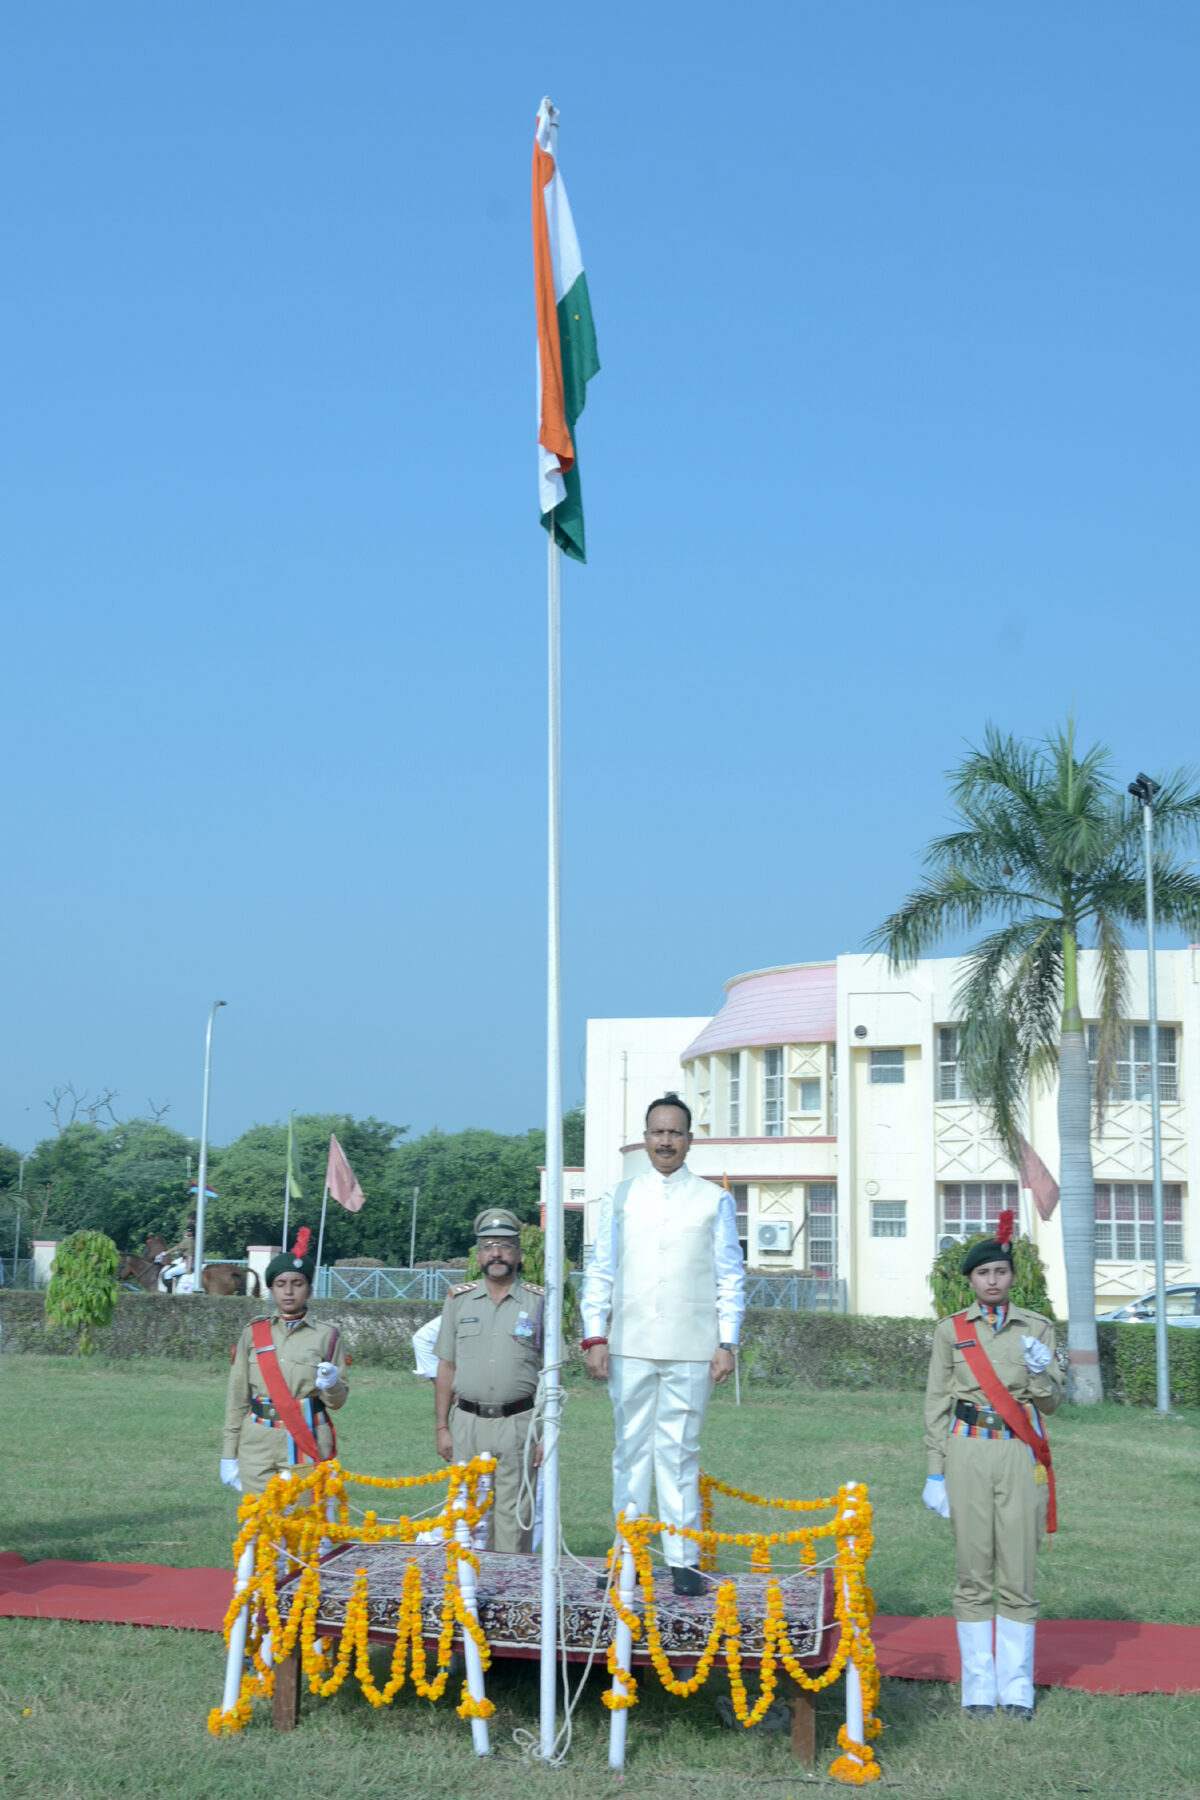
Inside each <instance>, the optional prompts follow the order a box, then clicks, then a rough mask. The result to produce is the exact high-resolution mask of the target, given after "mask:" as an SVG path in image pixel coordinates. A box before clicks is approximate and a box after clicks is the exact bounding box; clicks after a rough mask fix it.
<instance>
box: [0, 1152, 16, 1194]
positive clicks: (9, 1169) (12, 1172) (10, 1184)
mask: <svg viewBox="0 0 1200 1800" xmlns="http://www.w3.org/2000/svg"><path fill="white" fill-rule="evenodd" d="M20 1176H21V1155H20V1152H19V1151H18V1150H13V1149H12V1148H11V1147H10V1146H9V1145H8V1144H0V1194H2V1193H3V1192H4V1191H5V1189H6V1188H15V1187H16V1185H17V1182H18V1181H19V1180H20Z"/></svg>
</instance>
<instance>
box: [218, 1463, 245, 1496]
mask: <svg viewBox="0 0 1200 1800" xmlns="http://www.w3.org/2000/svg"><path fill="white" fill-rule="evenodd" d="M221 1480H222V1481H223V1482H224V1483H225V1486H226V1487H227V1488H233V1490H234V1492H235V1493H238V1494H240V1493H241V1491H242V1478H241V1476H240V1475H239V1474H238V1459H237V1457H236V1456H223V1457H222V1458H221Z"/></svg>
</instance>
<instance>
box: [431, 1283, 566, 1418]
mask: <svg viewBox="0 0 1200 1800" xmlns="http://www.w3.org/2000/svg"><path fill="white" fill-rule="evenodd" d="M544 1298H545V1297H544V1295H543V1293H542V1290H541V1288H540V1287H533V1286H532V1285H531V1284H530V1283H529V1282H527V1281H521V1280H519V1279H518V1280H517V1281H514V1282H513V1284H512V1286H511V1288H509V1290H508V1292H507V1294H505V1296H504V1298H503V1300H501V1301H500V1302H499V1303H497V1302H496V1301H495V1300H493V1299H492V1297H491V1295H490V1294H489V1293H488V1290H487V1282H486V1281H470V1282H467V1283H466V1285H465V1286H463V1287H456V1288H452V1289H451V1290H450V1293H449V1295H448V1297H447V1300H446V1304H445V1306H444V1307H443V1308H442V1328H441V1330H440V1331H439V1332H438V1340H437V1354H438V1360H439V1362H446V1363H453V1364H454V1391H455V1393H456V1394H457V1395H458V1396H459V1397H460V1399H463V1400H474V1401H475V1402H476V1404H477V1405H483V1406H506V1405H507V1404H508V1403H509V1401H511V1400H524V1399H525V1397H526V1395H528V1394H532V1393H533V1391H534V1389H535V1388H536V1387H537V1382H538V1376H539V1375H540V1374H541V1371H542V1307H543V1304H544Z"/></svg>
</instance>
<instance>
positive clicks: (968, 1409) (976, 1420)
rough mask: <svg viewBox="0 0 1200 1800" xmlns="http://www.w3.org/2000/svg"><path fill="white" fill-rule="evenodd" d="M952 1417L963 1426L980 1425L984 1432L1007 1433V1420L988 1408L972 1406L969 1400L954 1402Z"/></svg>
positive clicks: (1008, 1428)
mask: <svg viewBox="0 0 1200 1800" xmlns="http://www.w3.org/2000/svg"><path fill="white" fill-rule="evenodd" d="M954 1416H955V1418H956V1419H961V1420H962V1422H963V1424H964V1425H981V1426H982V1427H983V1429H984V1431H1009V1430H1011V1427H1010V1425H1009V1424H1008V1422H1007V1420H1006V1419H1004V1418H1003V1416H1002V1415H1001V1414H1000V1413H998V1412H993V1411H992V1409H991V1407H990V1406H972V1404H971V1402H970V1401H969V1400H956V1401H955V1402H954Z"/></svg>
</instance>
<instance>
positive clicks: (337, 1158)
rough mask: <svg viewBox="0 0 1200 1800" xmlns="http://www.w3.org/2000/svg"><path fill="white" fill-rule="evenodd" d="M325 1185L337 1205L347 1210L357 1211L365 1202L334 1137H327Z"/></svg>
mask: <svg viewBox="0 0 1200 1800" xmlns="http://www.w3.org/2000/svg"><path fill="white" fill-rule="evenodd" d="M325 1186H326V1187H327V1188H328V1189H329V1192H330V1193H331V1194H332V1195H333V1197H334V1199H335V1200H336V1201H337V1203H338V1205H339V1206H344V1207H345V1209H346V1211H347V1212H358V1211H360V1209H361V1208H362V1207H363V1205H364V1204H365V1203H366V1195H365V1194H364V1193H363V1191H362V1189H361V1188H360V1187H359V1185H358V1181H357V1178H356V1177H355V1174H354V1170H353V1169H352V1168H351V1167H350V1164H349V1163H348V1162H347V1161H346V1152H345V1151H344V1150H343V1149H342V1146H341V1145H340V1144H339V1143H338V1141H337V1139H336V1137H333V1136H332V1135H331V1136H330V1139H329V1162H328V1164H327V1165H326V1168H325Z"/></svg>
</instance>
